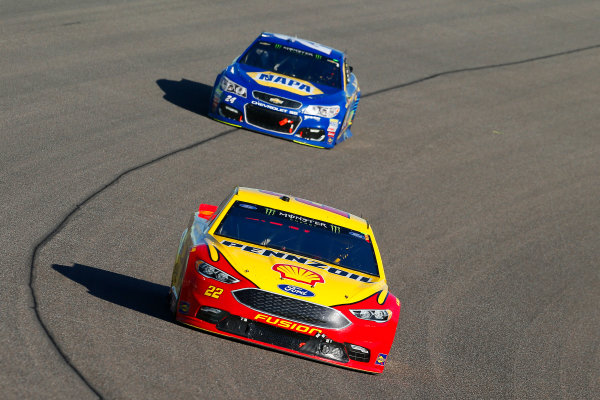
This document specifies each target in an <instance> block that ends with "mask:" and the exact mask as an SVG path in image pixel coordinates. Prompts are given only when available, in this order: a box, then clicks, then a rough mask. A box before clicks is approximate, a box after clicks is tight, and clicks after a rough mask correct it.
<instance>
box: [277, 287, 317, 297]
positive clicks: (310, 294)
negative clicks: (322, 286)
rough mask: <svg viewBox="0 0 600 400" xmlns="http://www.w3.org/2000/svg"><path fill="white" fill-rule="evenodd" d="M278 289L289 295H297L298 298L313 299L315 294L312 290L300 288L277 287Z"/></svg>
mask: <svg viewBox="0 0 600 400" xmlns="http://www.w3.org/2000/svg"><path fill="white" fill-rule="evenodd" d="M277 287H278V288H279V289H281V290H283V291H284V292H286V293H289V294H295V295H296V296H302V297H313V296H314V295H315V294H314V293H313V292H311V291H310V290H306V289H302V288H300V287H298V286H292V285H277Z"/></svg>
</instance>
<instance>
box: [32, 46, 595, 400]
mask: <svg viewBox="0 0 600 400" xmlns="http://www.w3.org/2000/svg"><path fill="white" fill-rule="evenodd" d="M598 48H600V44H596V45H591V46H587V47H580V48H577V49H572V50H566V51H562V52H559V53H552V54H547V55H543V56H538V57H532V58H528V59H524V60H517V61H510V62H506V63H499V64H489V65H481V66H477V67H467V68H459V69H454V70H449V71H443V72H438V73H435V74H432V75H429V76H425V77H422V78H419V79H415V80H413V81H410V82H405V83H401V84H398V85H394V86H390V87H388V88H384V89H380V90H376V91H374V92H370V93H366V94H364V95H362V97H363V98H366V97H371V96H376V95H379V94H383V93H386V92H390V91H393V90H397V89H402V88H405V87H407V86H412V85H416V84H418V83H421V82H425V81H428V80H432V79H434V78H438V77H441V76H446V75H452V74H458V73H462V72H473V71H481V70H486V69H496V68H503V67H509V66H513V65H519V64H526V63H531V62H535V61H540V60H545V59H549V58H555V57H561V56H566V55H569V54H574V53H580V52H584V51H588V50H594V49H598ZM236 131H237V129H229V130H226V131H223V132H221V133H219V134H217V135H215V136H211V137H209V138H207V139H203V140H201V141H198V142H196V143H192V144H190V145H187V146H184V147H181V148H179V149H176V150H173V151H171V152H169V153H165V154H163V155H161V156H158V157H155V158H153V159H152V160H149V161H146V162H144V163H142V164H139V165H137V166H134V167H131V168H129V169H127V170H125V171H123V172H121V173H120V174H118V175H117V176H116V177H115V178H113V179H112V180H111V181H110V182H108V183H106V184H104V185H103V186H101V187H100V188H99V189H97V190H96V191H94V192H93V193H92V194H90V195H88V196H87V197H86V198H85V199H83V200H82V201H81V202H80V203H79V204H77V205H76V206H75V207H74V208H73V209H72V210H71V211H70V212H69V213H67V215H65V216H64V217H63V219H62V220H61V221H60V222H59V223H58V224H57V225H56V226H55V227H54V228H53V229H52V230H51V231H50V232H49V233H48V234H46V236H44V237H43V238H42V239H41V240H40V241H39V242H38V243H37V244H36V245H35V247H34V248H33V251H32V253H31V258H30V260H31V262H30V266H29V282H28V286H29V290H30V293H31V297H32V300H33V310H34V312H35V317H36V319H37V321H38V322H39V324H40V326H41V327H42V329H43V331H44V333H45V334H46V336H47V337H48V339H49V340H50V342H51V343H52V345H53V346H54V348H55V349H56V351H57V352H58V354H59V355H60V357H61V358H62V359H63V361H64V362H65V364H67V366H68V367H69V368H71V370H73V372H74V373H75V374H76V375H77V376H78V377H79V378H80V379H81V381H82V382H83V383H84V384H85V385H86V386H87V387H88V388H89V389H90V391H91V392H92V393H94V394H95V395H96V396H98V397H99V398H101V399H102V398H104V397H103V396H102V394H101V393H100V392H99V390H98V389H97V388H96V387H95V386H94V385H93V384H92V383H91V382H90V381H89V380H88V379H87V378H86V377H85V375H84V374H83V373H82V372H81V371H80V370H79V369H78V368H77V367H76V366H75V365H74V364H73V362H72V361H71V359H70V358H69V356H68V355H67V354H66V353H65V352H64V350H63V349H62V348H61V347H60V345H59V344H58V342H57V341H56V339H55V338H54V336H53V334H52V332H50V329H49V328H48V327H47V326H46V324H45V323H44V320H43V318H42V316H41V314H40V311H39V308H38V300H37V296H36V292H35V288H34V281H35V261H36V258H37V255H38V252H39V250H40V249H41V248H42V247H43V246H44V245H45V244H46V243H48V242H49V241H50V240H51V239H52V238H53V237H54V236H56V234H58V233H59V232H60V231H61V230H62V229H63V228H64V227H65V226H66V225H67V223H68V222H69V220H70V219H71V217H72V216H73V215H75V214H76V213H77V211H79V209H81V208H82V207H83V206H85V205H86V204H87V203H89V202H90V201H91V200H92V199H94V198H95V197H97V196H98V195H100V194H101V193H102V192H104V191H105V190H106V189H108V188H110V187H111V186H113V185H115V184H116V183H117V182H118V181H119V180H121V178H123V177H124V176H126V175H129V174H131V173H133V172H135V171H137V170H140V169H142V168H144V167H147V166H149V165H152V164H155V163H157V162H159V161H162V160H164V159H166V158H168V157H171V156H173V155H176V154H179V153H182V152H185V151H187V150H191V149H194V148H196V147H200V146H202V145H204V144H207V143H210V142H212V141H213V140H215V139H218V138H221V137H224V136H226V135H229V134H231V133H233V132H236Z"/></svg>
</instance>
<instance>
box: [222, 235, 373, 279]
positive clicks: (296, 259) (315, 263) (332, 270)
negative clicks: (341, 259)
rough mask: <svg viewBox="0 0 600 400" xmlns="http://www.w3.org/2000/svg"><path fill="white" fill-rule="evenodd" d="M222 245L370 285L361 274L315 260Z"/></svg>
mask: <svg viewBox="0 0 600 400" xmlns="http://www.w3.org/2000/svg"><path fill="white" fill-rule="evenodd" d="M221 244H223V245H224V246H227V247H237V248H239V249H241V250H243V251H246V252H248V253H254V254H259V255H261V256H265V257H277V258H281V259H282V260H286V261H291V262H294V263H299V264H303V265H306V266H309V267H315V268H320V269H323V270H325V271H327V272H329V273H332V274H336V275H339V276H343V277H346V278H349V279H353V280H355V281H358V282H365V283H370V282H372V281H371V278H369V277H366V276H362V275H359V274H355V273H353V272H347V271H344V270H342V269H339V268H335V267H331V266H329V265H327V264H323V263H320V262H318V261H315V260H311V259H309V258H305V257H299V256H295V255H293V254H288V253H284V252H282V251H273V250H269V249H261V248H258V247H252V246H248V245H243V244H239V243H234V242H230V241H229V240H222V241H221Z"/></svg>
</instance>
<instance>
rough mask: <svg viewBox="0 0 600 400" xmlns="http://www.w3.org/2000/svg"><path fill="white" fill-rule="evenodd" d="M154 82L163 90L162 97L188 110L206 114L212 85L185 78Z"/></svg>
mask: <svg viewBox="0 0 600 400" xmlns="http://www.w3.org/2000/svg"><path fill="white" fill-rule="evenodd" d="M156 84H157V85H158V87H160V88H161V89H162V91H163V92H165V95H164V96H163V99H165V100H167V101H168V102H170V103H173V104H175V105H176V106H179V107H181V108H184V109H186V110H188V111H191V112H194V113H196V114H200V115H203V116H205V117H206V116H208V107H209V101H210V95H211V93H212V88H213V87H212V86H209V85H205V84H203V83H199V82H194V81H190V80H187V79H181V80H180V81H170V80H168V79H159V80H157V81H156Z"/></svg>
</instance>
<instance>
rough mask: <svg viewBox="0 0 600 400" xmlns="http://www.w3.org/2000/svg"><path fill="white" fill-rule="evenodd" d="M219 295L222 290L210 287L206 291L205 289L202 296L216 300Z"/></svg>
mask: <svg viewBox="0 0 600 400" xmlns="http://www.w3.org/2000/svg"><path fill="white" fill-rule="evenodd" d="M221 293H223V289H221V288H218V287H214V286H212V285H210V286H209V287H208V289H206V292H204V295H205V296H208V297H214V298H215V299H218V298H219V296H220V295H221Z"/></svg>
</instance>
